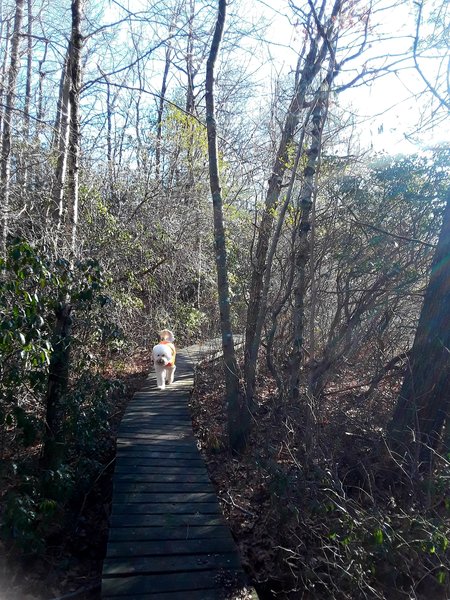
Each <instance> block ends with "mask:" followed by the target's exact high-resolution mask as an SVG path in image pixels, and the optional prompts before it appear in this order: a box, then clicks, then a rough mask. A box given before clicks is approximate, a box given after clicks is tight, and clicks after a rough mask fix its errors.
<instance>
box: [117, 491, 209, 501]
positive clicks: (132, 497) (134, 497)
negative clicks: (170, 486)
mask: <svg viewBox="0 0 450 600" xmlns="http://www.w3.org/2000/svg"><path fill="white" fill-rule="evenodd" d="M114 498H115V500H116V502H120V503H127V502H156V503H161V502H183V503H186V502H214V500H216V499H217V496H216V494H214V493H210V494H208V493H204V492H189V493H188V492H186V493H183V492H169V493H167V494H164V493H162V492H161V493H152V492H148V493H146V492H135V493H131V494H125V493H122V492H117V493H115V494H114Z"/></svg>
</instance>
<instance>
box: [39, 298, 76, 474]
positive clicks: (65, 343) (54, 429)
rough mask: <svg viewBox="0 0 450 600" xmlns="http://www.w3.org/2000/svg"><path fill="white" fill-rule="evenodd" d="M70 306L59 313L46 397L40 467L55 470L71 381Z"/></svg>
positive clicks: (58, 457)
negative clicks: (66, 394) (65, 398)
mask: <svg viewBox="0 0 450 600" xmlns="http://www.w3.org/2000/svg"><path fill="white" fill-rule="evenodd" d="M70 313H71V307H70V306H69V304H68V303H67V302H64V303H62V306H61V307H60V308H59V309H58V310H57V311H56V323H55V328H54V330H53V352H52V356H51V359H50V366H49V374H48V387H47V396H46V413H45V437H44V445H43V450H42V457H41V467H42V468H43V469H45V470H53V471H54V470H56V469H58V467H59V466H60V464H61V461H62V458H63V454H64V438H63V421H64V410H63V399H64V395H65V393H66V391H67V384H68V380H69V359H70V330H71V325H72V321H71V317H70Z"/></svg>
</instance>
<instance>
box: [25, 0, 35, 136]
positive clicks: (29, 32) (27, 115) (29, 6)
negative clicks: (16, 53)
mask: <svg viewBox="0 0 450 600" xmlns="http://www.w3.org/2000/svg"><path fill="white" fill-rule="evenodd" d="M27 11H28V23H27V36H28V38H27V79H26V83H25V101H24V104H23V112H24V133H25V139H26V140H28V139H29V136H30V103H31V76H32V66H33V37H32V36H33V12H32V3H31V0H27Z"/></svg>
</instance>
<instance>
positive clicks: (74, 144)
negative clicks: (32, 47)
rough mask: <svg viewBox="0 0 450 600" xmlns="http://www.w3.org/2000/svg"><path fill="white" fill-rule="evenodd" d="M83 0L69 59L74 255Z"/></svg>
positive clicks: (78, 2)
mask: <svg viewBox="0 0 450 600" xmlns="http://www.w3.org/2000/svg"><path fill="white" fill-rule="evenodd" d="M82 4H83V0H72V35H71V45H72V48H71V53H70V54H71V56H70V60H69V78H70V92H69V105H70V127H69V162H68V177H67V183H68V219H67V227H68V229H67V231H68V239H69V241H70V250H71V254H72V256H74V255H75V252H76V242H77V226H78V196H79V170H80V114H79V113H80V91H81V49H82V46H83V36H82V35H81V8H82Z"/></svg>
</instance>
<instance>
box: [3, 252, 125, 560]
mask: <svg viewBox="0 0 450 600" xmlns="http://www.w3.org/2000/svg"><path fill="white" fill-rule="evenodd" d="M0 270H1V273H2V278H1V281H0V434H1V435H2V436H3V438H4V439H5V438H6V439H10V440H13V439H14V444H13V445H12V451H14V450H15V451H16V452H19V451H20V446H28V445H31V444H36V443H39V442H41V441H42V439H43V435H44V432H45V409H46V406H45V402H46V392H47V386H48V375H49V365H50V361H51V357H52V353H53V347H52V339H53V338H52V336H53V329H54V327H55V322H56V313H57V311H58V309H59V308H60V306H61V305H62V304H64V303H70V305H71V307H72V318H73V324H72V340H71V345H72V351H71V361H72V362H71V365H70V375H69V382H68V386H67V390H66V392H65V395H64V396H63V398H62V400H61V402H62V406H60V409H61V410H60V414H61V419H62V423H61V425H62V429H63V434H64V448H65V454H64V456H63V463H62V464H61V466H60V467H59V468H58V469H55V470H46V471H42V472H39V470H38V469H37V468H36V465H35V467H34V469H32V470H30V468H29V467H27V469H23V468H22V467H20V466H19V468H17V469H16V470H15V474H14V478H15V484H14V486H12V487H11V488H10V491H9V492H8V497H7V502H6V508H5V511H4V515H3V520H2V521H3V528H4V530H6V531H7V532H9V534H10V535H11V536H12V537H13V539H14V540H15V542H16V543H17V544H18V545H19V546H21V547H22V548H24V549H26V550H27V551H32V552H38V551H40V550H41V549H42V546H43V544H44V539H45V537H46V536H47V535H48V534H49V533H51V532H52V531H53V530H54V529H55V528H56V529H57V528H59V527H61V526H62V523H61V522H58V520H57V517H58V519H59V518H60V515H61V511H62V507H63V505H65V504H66V503H67V502H68V501H69V500H70V499H71V498H72V497H73V495H74V491H75V489H77V493H79V489H80V488H79V486H78V484H77V485H75V483H76V482H77V478H78V479H80V470H79V468H78V467H79V465H84V467H86V464H87V462H89V464H90V468H89V469H86V468H84V470H83V478H84V479H83V480H84V481H87V480H92V478H93V477H95V476H96V474H97V473H98V471H99V468H100V467H99V463H98V462H96V461H93V460H92V459H90V460H89V461H86V457H88V456H89V455H91V454H92V455H95V454H96V453H99V449H100V445H101V443H102V434H103V433H104V432H105V430H106V428H107V426H108V419H109V411H110V398H111V394H112V393H113V391H114V390H116V389H118V384H117V382H114V381H109V380H107V379H105V378H103V377H102V376H101V375H100V374H99V367H100V366H101V362H100V361H101V359H102V353H103V352H104V347H105V345H107V344H108V343H109V342H110V341H111V340H113V341H116V342H117V340H118V339H119V338H120V331H118V329H117V327H116V326H115V325H114V323H112V322H111V320H110V319H109V315H108V308H109V303H110V300H109V298H108V296H106V295H105V294H104V292H103V289H104V286H105V283H106V282H105V278H104V275H103V271H102V269H101V267H100V265H99V263H98V262H97V261H95V260H92V259H87V260H84V261H79V262H77V263H76V264H75V265H73V266H71V265H70V264H69V263H68V261H66V260H64V259H59V258H56V259H53V260H50V259H49V258H48V257H47V256H46V254H45V253H44V252H42V251H40V250H39V249H37V248H35V247H33V246H31V245H30V244H28V243H27V242H25V241H23V240H14V241H13V242H12V243H11V244H10V246H9V248H8V256H7V258H6V260H4V261H1V263H0ZM86 485H87V484H83V486H81V489H82V488H83V487H86Z"/></svg>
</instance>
